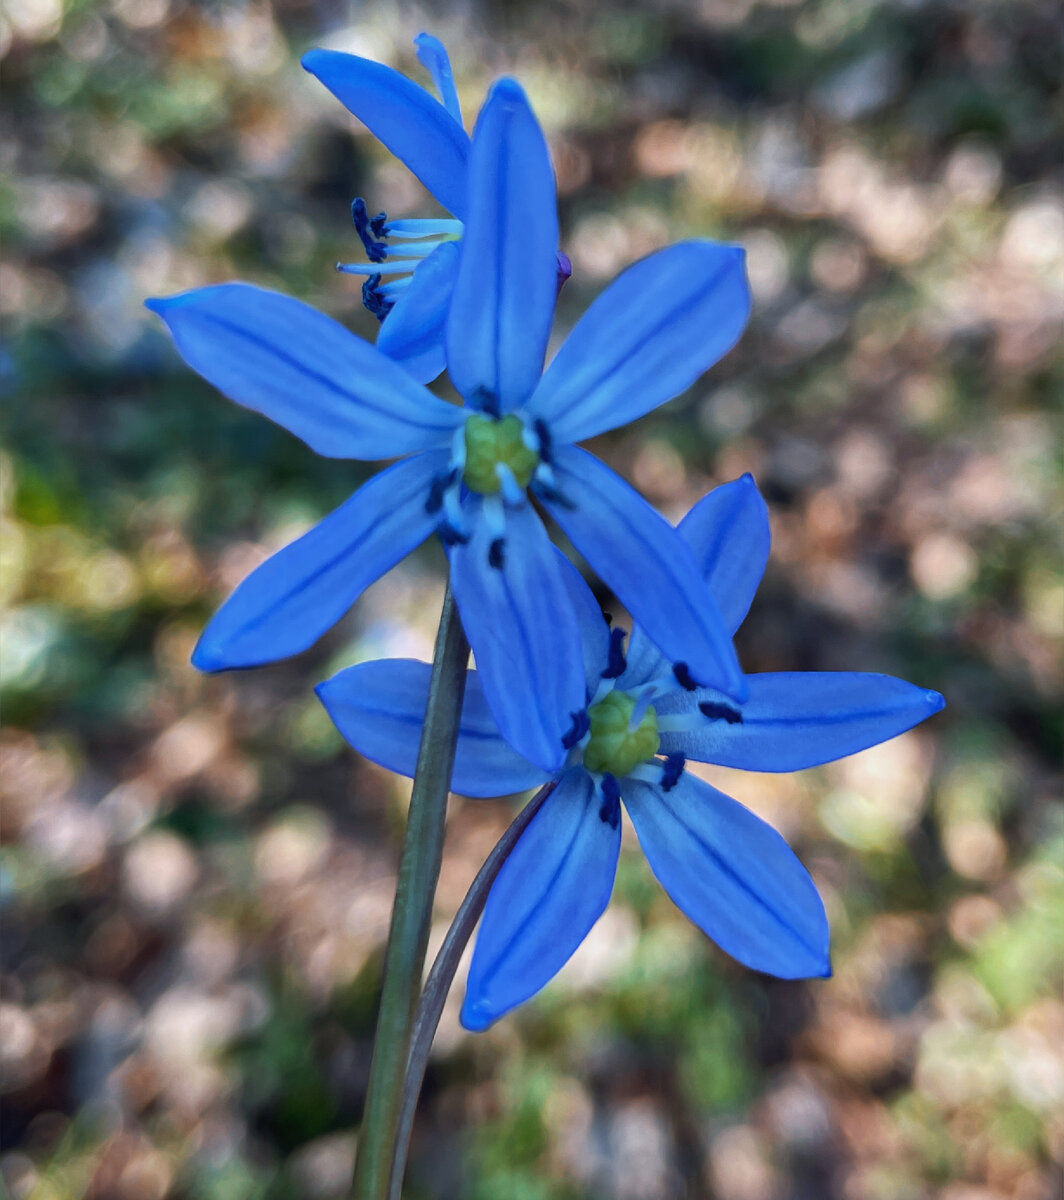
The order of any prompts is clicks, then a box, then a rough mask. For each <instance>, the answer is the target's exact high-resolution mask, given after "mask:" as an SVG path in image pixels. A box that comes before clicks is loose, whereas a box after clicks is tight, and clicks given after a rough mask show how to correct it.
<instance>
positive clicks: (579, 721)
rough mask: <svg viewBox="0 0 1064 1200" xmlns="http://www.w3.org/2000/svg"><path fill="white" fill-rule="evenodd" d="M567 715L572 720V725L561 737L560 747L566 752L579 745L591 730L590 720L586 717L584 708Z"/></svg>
mask: <svg viewBox="0 0 1064 1200" xmlns="http://www.w3.org/2000/svg"><path fill="white" fill-rule="evenodd" d="M569 715H570V716H571V717H572V718H573V723H572V725H571V726H570V727H569V729H568V730H567V732H566V733H565V734H564V735H563V736H562V745H563V746H564V747H565V748H566V750H572V748H573V747H574V746H576V745H579V743H580V742H581V741H582V740H583V739H584V738H585V737H586V736H587V734H588V731H589V730H590V729H591V718H590V717H589V716H588V715H587V709H586V708H585V709H582V710H581V711H580V712H575V713H570V714H569Z"/></svg>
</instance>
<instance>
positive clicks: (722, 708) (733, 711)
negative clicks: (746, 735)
mask: <svg viewBox="0 0 1064 1200" xmlns="http://www.w3.org/2000/svg"><path fill="white" fill-rule="evenodd" d="M698 711H699V712H700V713H701V714H702V716H704V717H706V718H707V719H708V720H710V721H727V722H728V724H729V725H741V724H742V723H743V714H742V713H741V712H740V711H739V710H738V709H737V708H732V706H731V705H730V704H716V703H714V702H713V701H712V700H703V701H702V702H701V703H700V704H699V706H698Z"/></svg>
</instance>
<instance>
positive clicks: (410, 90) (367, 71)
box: [302, 50, 469, 217]
mask: <svg viewBox="0 0 1064 1200" xmlns="http://www.w3.org/2000/svg"><path fill="white" fill-rule="evenodd" d="M302 62H303V68H304V70H306V71H309V72H310V73H311V75H313V76H314V77H315V78H317V79H319V80H320V81H321V82H322V83H323V84H325V86H326V87H327V88H328V89H329V91H330V92H332V94H333V95H334V96H335V97H336V98H337V100H339V101H340V103H341V104H342V105H344V107H345V108H347V109H348V111H349V112H352V113H354V115H355V116H356V117H358V119H359V120H360V121H361V122H362V124H363V125H365V126H366V128H367V129H368V130H369V131H370V133H372V134H373V136H374V137H375V138H377V140H378V141H380V142H383V143H384V145H385V146H387V147H388V149H389V150H390V151H391V152H392V153H393V154H394V155H395V157H396V158H398V159H399V160H400V161H402V162H403V163H405V164H406V166H407V167H409V169H410V170H411V171H412V172H413V173H414V174H415V175H416V176H417V177H418V179H420V180H421V182H422V183H423V184H424V185H425V187H427V188H428V190H429V191H430V192H431V193H432V194H433V195H434V196H435V197H436V199H437V200H438V201H439V202H440V203H441V204H442V205H443V207H444V208H446V209H447V210H448V211H449V212H452V213H454V215H455V216H456V217H461V216H462V211H463V209H464V207H465V174H466V162H467V159H468V157H469V137H468V136H467V134H466V132H465V130H464V129H463V128H462V126H461V125H460V124H459V122H458V121H456V120H455V119H454V117H453V116H452V115H451V114H450V113H449V112H448V111H447V109H446V108H444V106H443V105H442V104H441V103H440V102H439V101H438V100H436V99H435V98H434V97H433V96H430V95H429V93H428V92H426V91H425V89H424V88H422V87H419V86H418V85H417V84H416V83H413V82H412V81H411V80H409V79H407V78H406V76H405V75H400V74H399V72H398V71H393V70H392V68H391V67H386V66H384V65H383V64H382V63H375V62H371V61H370V60H369V59H368V58H358V57H356V56H355V55H354V54H341V53H339V52H338V51H336V50H311V51H309V52H308V53H307V54H304V55H303V59H302Z"/></svg>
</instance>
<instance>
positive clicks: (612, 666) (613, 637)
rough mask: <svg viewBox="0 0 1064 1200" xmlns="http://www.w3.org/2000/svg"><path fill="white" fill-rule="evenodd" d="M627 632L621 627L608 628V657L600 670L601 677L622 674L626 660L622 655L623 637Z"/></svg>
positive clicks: (626, 664)
mask: <svg viewBox="0 0 1064 1200" xmlns="http://www.w3.org/2000/svg"><path fill="white" fill-rule="evenodd" d="M626 636H627V634H626V633H625V632H624V630H623V629H611V630H610V659H609V662H608V663H607V664H606V669H605V671H603V672H602V678H603V679H618V678H619V677H620V676H621V675H623V674H624V669H625V667H627V666H628V662H627V660H626V659H625V657H624V639H625V637H626Z"/></svg>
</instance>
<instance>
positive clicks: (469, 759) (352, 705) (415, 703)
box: [315, 658, 550, 796]
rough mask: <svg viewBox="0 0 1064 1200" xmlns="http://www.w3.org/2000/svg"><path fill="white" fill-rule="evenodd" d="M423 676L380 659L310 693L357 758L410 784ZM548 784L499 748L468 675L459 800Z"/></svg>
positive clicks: (457, 773) (458, 759) (417, 668)
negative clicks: (364, 759)
mask: <svg viewBox="0 0 1064 1200" xmlns="http://www.w3.org/2000/svg"><path fill="white" fill-rule="evenodd" d="M431 675H432V667H431V666H430V665H429V664H428V663H423V662H414V661H413V660H412V659H407V658H403V659H384V660H377V661H375V662H365V663H359V664H358V666H355V667H348V669H347V670H346V671H341V672H340V673H339V674H338V675H334V676H333V677H332V679H329V680H327V681H326V682H325V683H320V684H318V686H317V688H315V691H316V692H317V693H318V696H319V697H320V699H321V702H322V704H324V705H325V707H326V709H327V710H328V713H329V716H330V717H332V719H333V723H334V724H335V725H336V728H337V729H339V731H340V732H341V733H342V734H343V735H344V737H345V738H346V739H347V741H348V743H349V744H350V745H352V746H353V747H354V748H355V749H356V750H357V751H358V752H359V753H360V754H364V755H365V756H366V758H369V759H372V760H373V762H375V763H379V764H380V765H381V766H382V767H387V768H388V770H389V771H396V772H398V773H399V774H400V775H409V776H411V777H413V774H414V768H415V767H416V766H417V752H418V746H419V745H420V742H421V728H422V725H423V724H424V721H425V705H426V704H427V703H428V695H429V678H430V676H431ZM549 778H550V776H549V775H548V774H547V772H546V771H541V770H540V769H539V768H538V767H534V766H532V764H531V763H530V762H526V760H525V759H523V758H522V757H521V756H520V755H519V754H518V753H517V752H516V751H515V750H512V749H511V748H510V746H509V745H508V744H507V743H506V742H504V741H503V739H502V734H500V733H499V727H498V726H497V725H496V724H495V720H494V718H493V717H492V715H491V713H490V711H489V710H488V702H487V701H486V700H485V699H484V691H483V689H482V688H481V686H480V678H479V676H478V675H477V673H476V671H469V672H468V673H467V675H466V691H465V701H464V702H463V704H462V721H461V726H460V728H459V731H458V749H457V752H456V754H455V759H454V774H453V775H452V777H451V787H452V788H453V789H454V790H455V791H456V792H461V793H462V795H464V796H506V795H509V794H510V793H511V792H522V791H524V790H525V789H526V788H533V787H538V786H539V785H540V784H541V783H546V782H547V780H548V779H549Z"/></svg>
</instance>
